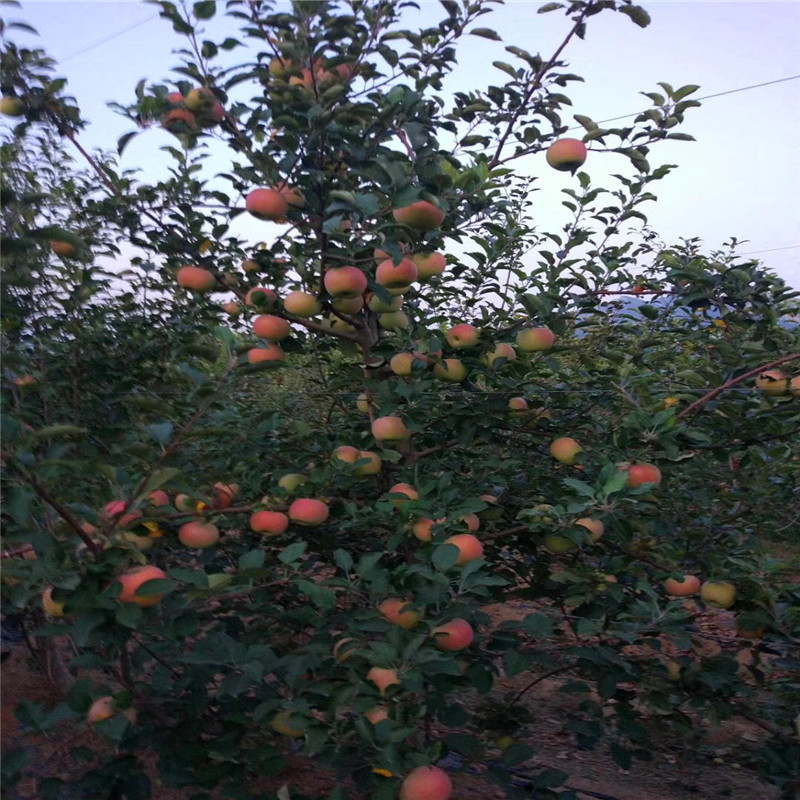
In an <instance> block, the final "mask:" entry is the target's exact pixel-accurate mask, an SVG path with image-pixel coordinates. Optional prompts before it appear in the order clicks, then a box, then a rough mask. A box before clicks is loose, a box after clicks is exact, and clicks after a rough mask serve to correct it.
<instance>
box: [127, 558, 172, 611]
mask: <svg viewBox="0 0 800 800" xmlns="http://www.w3.org/2000/svg"><path fill="white" fill-rule="evenodd" d="M166 577H167V575H166V573H165V572H164V571H163V570H160V569H159V568H158V567H154V566H153V565H152V564H148V565H146V566H142V567H131V569H129V570H127V571H125V572H123V573H122V575H120V576H119V577H118V578H117V581H118V582H119V583H121V584H122V591H121V592H120V593H119V595H118V596H117V600H119V601H120V603H135V604H136V605H137V606H142V607H143V608H147V607H148V606H154V605H155V604H156V603H158V602H159V601H160V600H161V598H162V597H163V596H164V595H161V594H156V595H150V596H148V597H138V596H137V595H136V592H137V590H138V589H139V587H140V586H141V585H142V584H144V583H147V582H148V581H153V580H160V579H163V578H166Z"/></svg>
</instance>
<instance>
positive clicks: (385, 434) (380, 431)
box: [372, 417, 411, 444]
mask: <svg viewBox="0 0 800 800" xmlns="http://www.w3.org/2000/svg"><path fill="white" fill-rule="evenodd" d="M372 435H373V436H374V437H375V438H376V439H377V440H378V441H379V442H384V443H387V444H388V443H392V442H405V441H406V440H408V439H409V437H410V436H411V434H410V433H409V432H408V428H406V425H405V423H404V422H403V420H402V419H400V417H378V418H377V419H376V420H375V421H374V422H373V423H372Z"/></svg>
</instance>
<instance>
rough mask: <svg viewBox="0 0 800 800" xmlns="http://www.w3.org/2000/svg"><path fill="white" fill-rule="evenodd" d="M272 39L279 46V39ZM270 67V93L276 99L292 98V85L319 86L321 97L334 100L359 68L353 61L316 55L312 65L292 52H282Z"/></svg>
mask: <svg viewBox="0 0 800 800" xmlns="http://www.w3.org/2000/svg"><path fill="white" fill-rule="evenodd" d="M272 43H273V45H275V46H276V47H280V42H278V41H275V40H273V41H272ZM267 69H268V70H269V73H270V75H271V76H272V79H273V80H272V81H271V82H270V85H269V94H270V97H272V98H273V99H275V100H277V99H284V100H287V101H291V100H292V99H293V95H292V94H291V91H292V89H300V90H301V91H302V92H305V93H313V92H315V90H316V94H317V95H318V96H319V97H320V99H322V100H326V99H331V100H333V99H335V98H337V97H339V96H340V95H341V93H342V90H343V87H345V86H346V85H347V84H348V83H349V81H350V80H352V78H353V76H354V75H355V74H356V72H357V71H358V64H356V63H354V62H351V61H344V62H342V61H340V62H338V63H337V62H336V61H335V60H333V59H326V58H323V57H317V58H314V59H312V60H311V62H310V64H309V66H302V65H300V64H298V63H297V62H296V61H294V60H293V59H292V58H291V56H290V55H284V54H281V55H278V56H276V57H275V58H273V59H272V60H271V61H270V62H269V66H268V68H267ZM329 90H331V91H330V92H329Z"/></svg>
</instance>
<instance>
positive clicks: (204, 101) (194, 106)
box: [183, 86, 219, 113]
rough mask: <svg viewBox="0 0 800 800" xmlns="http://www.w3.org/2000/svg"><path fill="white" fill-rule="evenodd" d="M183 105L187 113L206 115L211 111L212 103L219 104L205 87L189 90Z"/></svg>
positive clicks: (215, 97)
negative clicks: (187, 110)
mask: <svg viewBox="0 0 800 800" xmlns="http://www.w3.org/2000/svg"><path fill="white" fill-rule="evenodd" d="M183 102H184V104H185V105H186V108H188V109H189V111H202V112H204V113H208V112H209V111H211V109H212V107H213V106H214V103H217V102H219V101H218V99H217V96H216V95H215V94H214V92H212V91H211V90H210V89H207V88H206V87H205V86H202V87H200V88H199V89H191V90H190V91H189V92H188V93H187V95H186V97H185V99H184V101H183Z"/></svg>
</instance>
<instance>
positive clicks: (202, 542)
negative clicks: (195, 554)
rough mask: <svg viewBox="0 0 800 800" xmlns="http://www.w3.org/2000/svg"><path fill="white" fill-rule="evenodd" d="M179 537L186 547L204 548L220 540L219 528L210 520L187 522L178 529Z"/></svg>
mask: <svg viewBox="0 0 800 800" xmlns="http://www.w3.org/2000/svg"><path fill="white" fill-rule="evenodd" d="M178 539H180V541H181V544H183V545H184V546H186V547H191V548H194V549H196V550H204V549H205V548H206V547H213V546H214V545H215V544H216V543H217V542H218V541H219V528H217V526H216V525H212V524H211V523H210V522H185V523H184V524H183V525H181V527H180V529H179V530H178Z"/></svg>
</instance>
